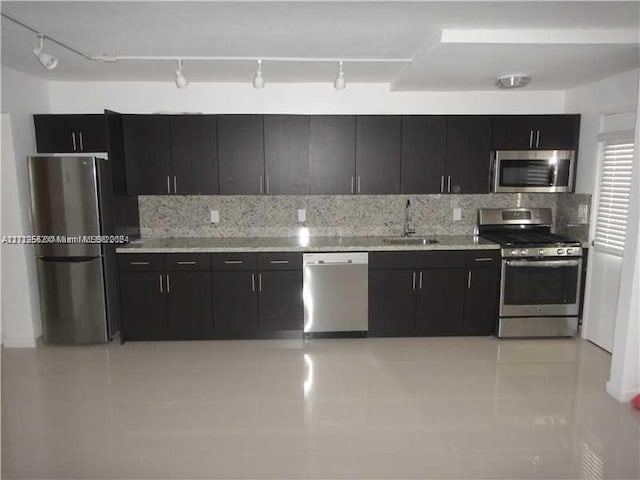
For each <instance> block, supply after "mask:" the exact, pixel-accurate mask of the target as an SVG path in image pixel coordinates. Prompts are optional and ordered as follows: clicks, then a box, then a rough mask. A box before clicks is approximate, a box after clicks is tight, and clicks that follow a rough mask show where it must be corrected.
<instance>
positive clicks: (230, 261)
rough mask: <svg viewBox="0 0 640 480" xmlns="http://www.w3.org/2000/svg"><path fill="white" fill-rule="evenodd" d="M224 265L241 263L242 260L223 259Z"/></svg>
mask: <svg viewBox="0 0 640 480" xmlns="http://www.w3.org/2000/svg"><path fill="white" fill-rule="evenodd" d="M224 263H225V265H240V264H242V260H225V261H224Z"/></svg>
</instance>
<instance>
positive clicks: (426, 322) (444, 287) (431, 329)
mask: <svg viewBox="0 0 640 480" xmlns="http://www.w3.org/2000/svg"><path fill="white" fill-rule="evenodd" d="M420 273H421V274H422V279H421V280H420V278H419V279H418V296H417V303H416V330H417V332H418V334H419V335H461V334H463V333H464V323H463V316H464V294H465V289H466V287H467V285H466V283H465V282H466V280H467V276H466V273H467V271H466V270H463V269H458V268H450V269H433V270H431V269H429V270H422V272H420Z"/></svg>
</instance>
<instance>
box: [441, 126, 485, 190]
mask: <svg viewBox="0 0 640 480" xmlns="http://www.w3.org/2000/svg"><path fill="white" fill-rule="evenodd" d="M446 138H447V146H446V171H445V177H444V178H443V180H442V183H443V191H444V192H446V193H489V184H490V183H489V172H490V165H491V117H489V116H486V115H453V116H449V117H447V135H446Z"/></svg>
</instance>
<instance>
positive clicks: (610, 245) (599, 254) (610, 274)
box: [583, 115, 635, 352]
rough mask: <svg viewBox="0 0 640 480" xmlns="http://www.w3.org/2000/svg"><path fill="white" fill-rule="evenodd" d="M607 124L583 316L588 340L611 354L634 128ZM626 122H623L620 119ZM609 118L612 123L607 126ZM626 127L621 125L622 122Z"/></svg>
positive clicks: (627, 211) (633, 117)
mask: <svg viewBox="0 0 640 480" xmlns="http://www.w3.org/2000/svg"><path fill="white" fill-rule="evenodd" d="M612 117H615V118H611V117H606V118H605V119H603V132H604V133H603V134H601V140H602V151H601V155H600V173H599V176H598V185H597V194H596V199H595V205H596V206H595V215H594V216H593V218H595V229H594V230H593V238H594V241H593V248H591V249H590V252H589V265H588V270H587V285H586V288H587V290H586V292H587V295H586V298H585V302H586V304H585V310H584V322H583V323H584V331H583V334H584V336H585V338H587V340H590V341H591V342H593V343H595V344H596V345H598V346H600V347H602V348H604V349H605V350H607V351H609V352H611V351H612V350H613V333H614V330H615V319H616V310H617V305H618V295H619V290H620V274H621V272H622V255H623V254H624V247H625V241H626V223H627V216H628V213H629V196H630V193H631V170H632V167H633V140H632V139H633V133H632V132H633V127H634V123H635V116H632V117H627V118H631V122H632V123H631V124H630V125H629V129H624V130H622V129H620V130H617V131H612V130H611V129H608V131H607V128H606V126H607V123H609V124H616V125H617V126H619V125H620V123H621V121H623V120H624V119H625V118H624V117H625V116H624V115H615V116H612ZM621 117H622V118H621ZM607 118H609V119H610V121H609V122H607ZM622 123H623V122H622Z"/></svg>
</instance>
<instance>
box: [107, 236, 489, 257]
mask: <svg viewBox="0 0 640 480" xmlns="http://www.w3.org/2000/svg"><path fill="white" fill-rule="evenodd" d="M385 238H391V237H311V238H308V239H304V238H300V237H229V238H154V239H141V240H136V241H133V242H130V243H129V244H127V245H126V246H121V247H118V248H117V249H116V251H117V252H118V253H191V252H193V253H196V252H205V253H206V252H239V251H242V252H278V251H282V252H284V251H286V252H328V251H335V252H339V251H362V250H366V251H384V250H495V249H499V248H500V246H499V245H498V244H497V243H493V242H490V241H488V240H485V239H483V238H478V237H473V236H471V235H442V236H429V237H428V238H433V239H436V240H438V243H434V244H427V245H422V244H409V245H406V244H398V243H387V242H385V241H384V239H385Z"/></svg>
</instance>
